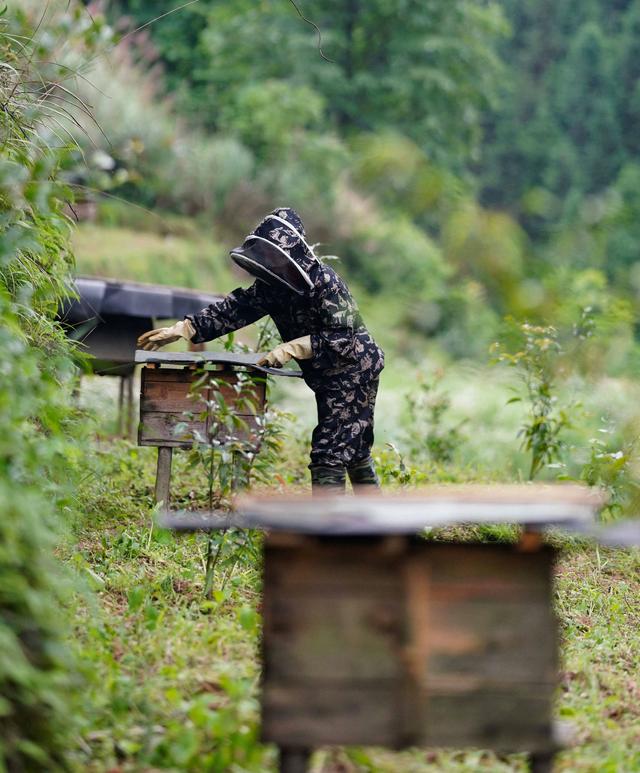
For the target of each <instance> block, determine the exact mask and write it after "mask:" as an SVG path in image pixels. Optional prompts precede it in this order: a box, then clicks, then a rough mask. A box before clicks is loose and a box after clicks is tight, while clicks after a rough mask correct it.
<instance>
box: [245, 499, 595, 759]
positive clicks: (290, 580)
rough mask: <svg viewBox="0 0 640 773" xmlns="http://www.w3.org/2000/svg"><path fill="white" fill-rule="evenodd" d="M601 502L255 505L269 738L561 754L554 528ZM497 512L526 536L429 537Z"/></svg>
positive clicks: (249, 507) (309, 744)
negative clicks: (549, 530)
mask: <svg viewBox="0 0 640 773" xmlns="http://www.w3.org/2000/svg"><path fill="white" fill-rule="evenodd" d="M600 506H601V497H599V496H598V495H597V494H593V493H591V492H589V491H587V490H585V489H582V488H579V487H571V486H566V487H565V486H494V487H465V488H462V489H460V488H446V487H442V488H438V487H434V488H431V489H425V490H423V491H419V492H417V493H415V494H414V495H404V496H393V495H390V496H381V497H342V498H332V499H330V500H326V501H323V500H321V499H320V500H318V499H311V500H310V499H304V500H303V499H300V500H298V501H295V500H293V501H292V500H291V499H282V498H280V499H269V498H263V499H260V498H251V499H246V500H240V501H239V503H238V512H239V515H238V516H236V517H237V519H238V520H237V523H239V524H240V523H242V522H243V519H244V523H245V524H246V525H247V526H249V525H259V526H260V527H262V528H264V529H266V530H267V538H266V539H265V545H264V551H265V561H264V602H263V615H264V635H263V679H262V734H263V738H264V740H266V741H272V742H275V743H277V744H279V745H280V746H281V747H285V748H291V747H299V748H313V747H317V746H321V745H331V744H341V745H342V744H344V745H384V746H389V747H395V748H400V747H404V746H408V745H420V746H440V747H442V746H445V747H447V746H448V747H455V748H460V747H479V748H491V749H496V750H500V751H505V752H509V751H511V752H512V751H516V750H529V751H544V750H550V749H552V747H553V744H554V741H553V733H552V716H553V699H554V692H555V690H556V687H557V674H558V629H557V623H556V618H555V615H554V611H553V570H554V562H555V558H556V551H555V550H554V549H553V548H552V547H550V546H548V545H545V544H544V543H543V542H542V540H541V539H540V537H539V531H540V530H541V529H543V528H545V527H547V526H549V525H553V524H562V525H567V524H571V523H580V522H589V521H592V520H593V517H594V514H595V513H596V512H597V509H598V508H599V507H600ZM491 522H494V523H496V522H509V523H518V524H521V525H522V526H523V536H522V537H521V538H520V539H519V540H518V541H517V542H515V543H513V544H485V543H481V542H474V541H469V542H467V541H455V539H454V540H453V541H446V542H436V541H429V540H428V539H425V538H424V537H420V536H416V534H417V533H419V532H420V531H421V530H422V529H424V527H435V526H446V525H451V524H458V525H459V524H461V523H491Z"/></svg>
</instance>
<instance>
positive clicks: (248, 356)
mask: <svg viewBox="0 0 640 773" xmlns="http://www.w3.org/2000/svg"><path fill="white" fill-rule="evenodd" d="M261 357H264V353H263V352H163V351H157V352H147V351H145V350H144V349H136V359H135V361H136V363H143V364H156V365H182V366H185V365H196V366H198V365H205V364H211V365H243V366H245V367H247V368H251V369H252V370H258V371H260V372H261V373H268V374H269V375H271V376H287V377H289V378H301V377H302V372H301V371H300V370H285V369H283V368H265V367H264V366H262V365H258V364H257V363H258V360H259V359H260V358H261Z"/></svg>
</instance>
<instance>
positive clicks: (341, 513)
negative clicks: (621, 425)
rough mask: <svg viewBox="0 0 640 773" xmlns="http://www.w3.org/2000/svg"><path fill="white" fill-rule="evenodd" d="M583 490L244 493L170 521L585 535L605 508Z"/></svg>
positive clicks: (329, 529) (188, 526) (343, 531)
mask: <svg viewBox="0 0 640 773" xmlns="http://www.w3.org/2000/svg"><path fill="white" fill-rule="evenodd" d="M605 501H606V498H605V497H604V495H603V493H602V492H600V491H596V490H594V489H588V488H586V487H583V486H575V485H565V484H554V485H552V484H550V485H540V484H536V485H488V486H477V485H469V486H432V487H428V488H421V489H416V490H414V491H411V492H402V493H395V492H394V493H389V494H380V495H377V496H372V495H368V496H328V497H310V496H299V495H296V496H283V495H272V494H265V495H262V496H259V495H255V494H254V495H251V496H241V497H239V498H238V499H237V500H236V503H235V510H234V511H233V512H231V513H215V512H213V513H212V512H199V513H194V512H184V511H183V512H179V511H177V512H173V513H165V514H164V520H163V522H164V524H165V525H167V526H169V527H170V528H174V529H179V530H187V531H194V530H205V531H207V530H216V529H222V528H227V527H229V526H234V527H240V528H259V529H266V530H269V531H286V532H294V533H301V534H318V535H330V534H334V535H375V534H416V533H418V532H421V531H423V530H424V529H425V528H429V527H442V526H452V525H461V524H497V523H510V524H524V525H527V526H528V527H529V528H532V529H544V528H547V527H550V526H560V527H565V528H575V529H577V530H580V531H583V532H584V531H585V530H586V527H587V526H588V525H589V524H593V522H594V520H595V517H596V515H597V513H598V511H599V510H600V508H601V507H602V506H603V505H604V504H605Z"/></svg>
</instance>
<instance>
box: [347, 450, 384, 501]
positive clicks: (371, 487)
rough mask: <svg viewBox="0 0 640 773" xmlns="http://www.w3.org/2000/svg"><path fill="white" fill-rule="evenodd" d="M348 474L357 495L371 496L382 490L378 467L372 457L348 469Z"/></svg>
mask: <svg viewBox="0 0 640 773" xmlns="http://www.w3.org/2000/svg"><path fill="white" fill-rule="evenodd" d="M347 472H348V473H349V480H350V481H351V485H352V486H353V491H354V493H355V494H371V493H372V492H373V491H375V490H376V489H379V488H380V481H379V480H378V475H377V473H376V466H375V464H374V461H373V459H372V458H371V457H370V456H368V457H367V458H366V459H362V460H361V461H359V462H356V463H355V464H354V465H352V466H351V467H347Z"/></svg>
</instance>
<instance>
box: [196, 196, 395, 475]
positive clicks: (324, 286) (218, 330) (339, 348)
mask: <svg viewBox="0 0 640 773" xmlns="http://www.w3.org/2000/svg"><path fill="white" fill-rule="evenodd" d="M274 216H275V217H274ZM287 224H291V225H292V226H293V229H294V230H293V231H292V230H291V229H290V228H288V227H287ZM304 237H305V233H304V227H303V225H302V221H301V220H300V218H299V216H298V215H297V213H296V212H295V211H294V210H292V209H289V208H280V209H276V210H274V211H273V212H272V213H271V215H268V216H267V217H266V218H265V219H264V220H263V221H262V222H261V223H260V224H259V225H258V227H257V228H256V229H255V230H254V231H252V233H251V234H250V236H249V237H247V238H248V239H253V240H254V242H253V243H256V240H257V241H258V242H266V241H267V240H268V241H270V242H272V243H274V244H276V245H277V246H278V247H280V248H282V249H281V250H280V251H282V250H284V252H286V255H287V256H289V259H290V260H291V261H295V263H296V264H297V265H296V266H295V267H294V268H295V269H296V270H299V269H302V272H304V282H305V284H302V283H300V286H301V287H303V288H304V289H303V290H302V291H297V292H294V291H292V290H291V289H289V288H288V287H286V286H285V285H284V284H276V283H272V282H268V281H266V280H265V279H264V278H263V279H257V280H256V281H255V282H254V283H253V284H252V285H251V286H250V287H248V288H247V289H243V288H239V289H237V290H234V291H233V292H232V293H230V294H229V295H227V296H226V297H225V298H224V299H223V300H221V301H219V302H217V303H214V304H212V305H210V306H208V307H207V308H205V309H203V310H202V311H201V312H199V313H198V314H194V315H192V316H190V317H187V319H189V320H190V321H191V323H192V324H193V326H194V328H195V330H196V334H195V336H194V338H193V339H192V340H193V341H194V342H195V343H198V342H201V341H210V340H211V339H213V338H217V337H219V336H222V335H225V334H226V333H229V332H231V331H233V330H237V329H238V328H241V327H244V326H245V325H249V324H251V323H252V322H255V321H256V320H258V319H260V318H261V317H263V316H265V315H269V316H270V317H271V318H272V319H273V321H274V322H275V325H276V327H277V329H278V332H279V333H280V335H281V336H282V340H283V341H290V340H292V339H296V338H298V337H300V336H306V335H310V337H311V347H312V356H311V357H310V359H307V360H298V362H299V365H300V368H301V369H302V373H303V376H304V380H305V381H306V383H307V384H308V386H309V387H310V388H311V389H312V390H313V392H314V393H315V397H316V403H317V408H318V426H317V427H316V428H315V429H314V431H313V436H312V445H311V464H310V465H309V467H310V469H311V474H312V480H313V482H314V484H319V485H322V484H323V483H324V484H325V485H335V486H344V480H345V470H346V471H348V472H349V476H350V478H351V480H352V483H355V484H377V479H376V476H375V470H374V468H373V463H372V461H371V458H370V452H371V446H372V444H373V413H374V406H375V399H376V393H377V390H378V377H379V374H380V372H381V370H382V368H383V367H384V355H383V352H382V350H381V349H380V347H379V346H378V345H377V344H376V342H375V341H374V340H373V338H372V337H371V334H370V333H369V331H368V330H367V329H366V327H365V326H364V324H363V322H362V319H361V317H360V313H359V311H358V307H357V305H356V303H355V301H354V300H353V298H352V297H351V293H350V292H349V289H348V287H347V285H346V284H345V282H344V281H343V280H342V279H341V278H340V277H339V276H338V274H336V272H335V271H334V270H333V269H332V268H330V267H329V266H327V265H325V264H323V263H321V262H320V261H319V260H318V259H317V258H316V257H315V255H314V254H313V251H312V249H311V248H310V247H309V245H308V244H307V243H306V241H305V238H304ZM245 244H247V242H245ZM258 246H260V244H259V245H258ZM232 254H233V253H232ZM243 265H244V264H243ZM244 267H245V268H247V267H248V266H247V265H244ZM249 270H251V267H250V265H249ZM256 273H257V272H256ZM258 275H260V274H258ZM264 276H267V275H266V274H264ZM267 278H268V277H267Z"/></svg>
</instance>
